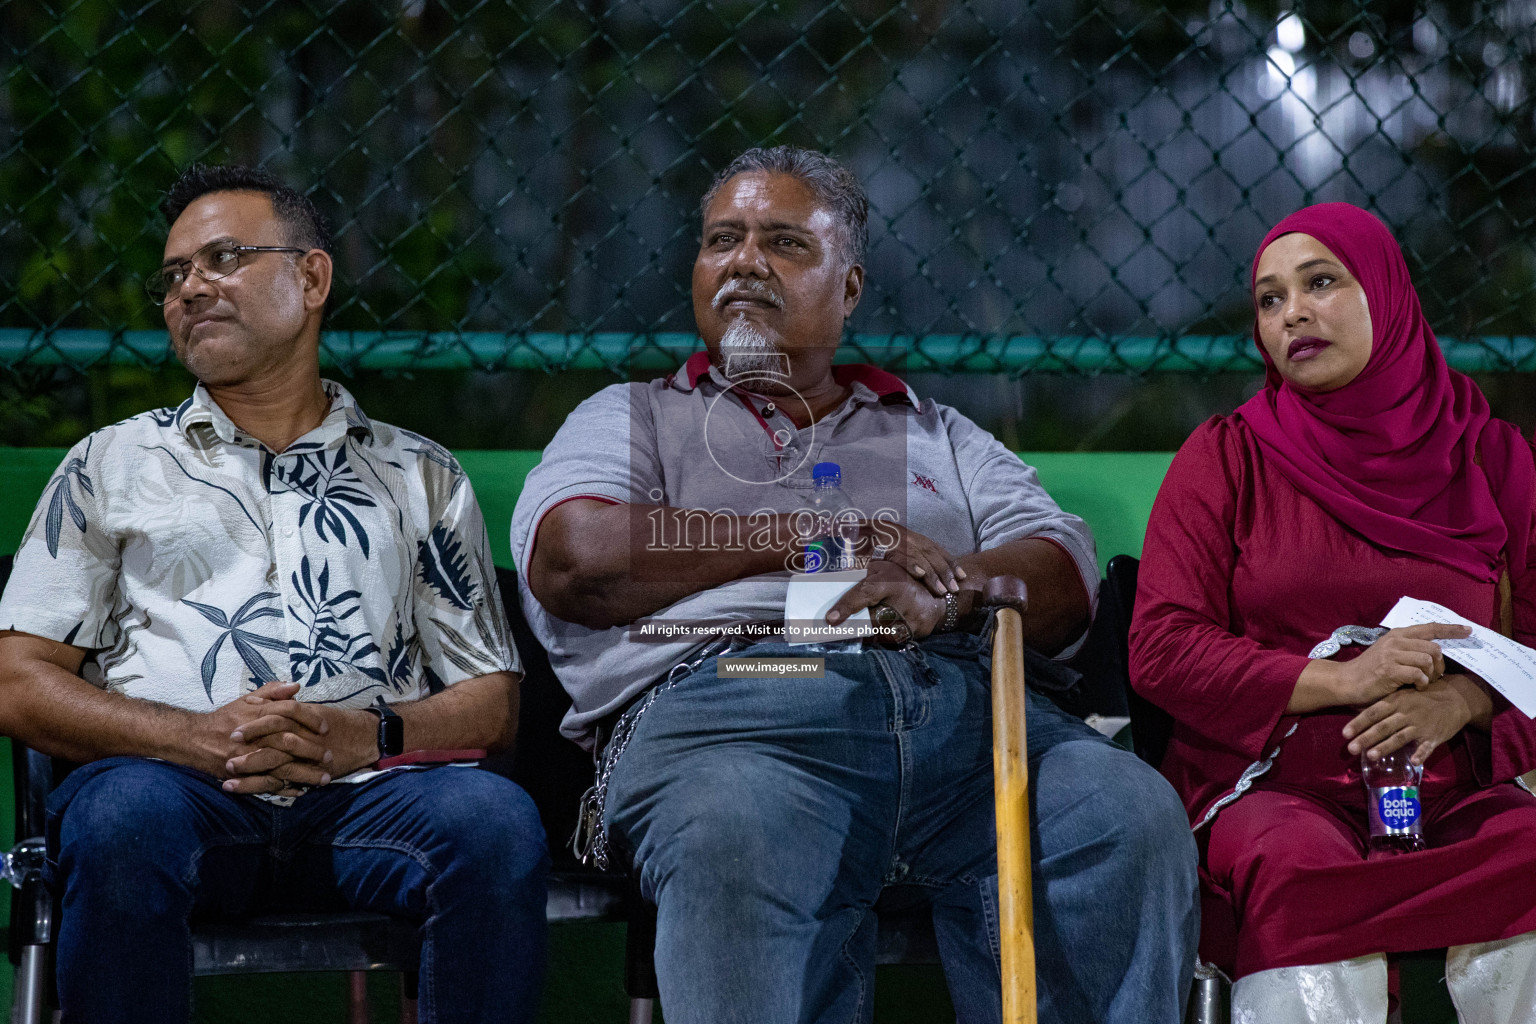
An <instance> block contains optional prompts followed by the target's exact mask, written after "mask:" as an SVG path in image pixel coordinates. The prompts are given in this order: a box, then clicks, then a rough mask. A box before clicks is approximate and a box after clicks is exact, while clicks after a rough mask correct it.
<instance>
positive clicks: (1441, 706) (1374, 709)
mask: <svg viewBox="0 0 1536 1024" xmlns="http://www.w3.org/2000/svg"><path fill="white" fill-rule="evenodd" d="M1470 634H1471V630H1470V629H1468V628H1467V627H1465V626H1456V625H1450V624H1447V623H1443V622H1430V623H1425V624H1423V625H1418V626H1409V627H1406V628H1403V629H1393V630H1389V631H1388V632H1387V633H1386V634H1385V635H1384V636H1382V637H1381V639H1379V640H1377V641H1376V642H1375V643H1374V644H1372V645H1371V646H1370V647H1369V648H1368V649H1367V650H1366V651H1365V653H1364V654H1362V655H1360V657H1358V658H1356V659H1354V660H1353V661H1350V662H1346V663H1344V664H1343V665H1342V666H1341V667H1342V669H1343V670H1344V671H1343V673H1342V680H1343V690H1344V692H1343V693H1342V694H1341V696H1342V697H1343V698H1344V700H1343V703H1344V704H1346V705H1349V706H1354V707H1361V706H1362V705H1363V706H1364V710H1362V711H1361V712H1360V713H1359V714H1358V715H1356V716H1355V717H1354V718H1353V719H1351V720H1350V722H1349V724H1348V725H1346V726H1344V738H1345V739H1346V740H1348V741H1349V752H1350V753H1351V754H1356V755H1358V754H1359V753H1360V752H1361V751H1362V750H1363V751H1366V753H1367V756H1368V757H1370V759H1371V760H1373V761H1374V760H1377V759H1379V758H1382V757H1385V756H1386V755H1387V754H1390V753H1392V752H1393V751H1395V750H1398V749H1400V748H1402V747H1405V746H1407V745H1409V744H1413V745H1414V746H1413V753H1412V755H1411V760H1412V761H1413V763H1414V764H1420V765H1422V764H1423V763H1424V762H1425V760H1427V759H1428V758H1429V755H1430V753H1431V752H1433V751H1434V749H1435V748H1436V747H1438V746H1439V745H1440V744H1442V743H1444V742H1446V741H1447V740H1449V739H1450V738H1451V737H1453V736H1455V735H1456V734H1457V733H1458V732H1460V731H1461V730H1462V729H1463V728H1465V727H1466V725H1467V723H1468V722H1469V721H1471V717H1472V711H1471V708H1470V707H1469V706H1468V704H1467V702H1466V699H1465V698H1464V697H1463V696H1462V694H1461V693H1460V692H1459V691H1458V690H1457V688H1456V687H1454V686H1452V685H1451V684H1450V682H1449V681H1448V680H1447V679H1446V677H1445V658H1444V656H1443V655H1442V654H1441V651H1440V645H1439V644H1437V643H1435V642H1434V641H1436V640H1453V639H1461V638H1463V637H1466V636H1469V635H1470Z"/></svg>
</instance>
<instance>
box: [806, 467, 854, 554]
mask: <svg viewBox="0 0 1536 1024" xmlns="http://www.w3.org/2000/svg"><path fill="white" fill-rule="evenodd" d="M811 480H812V481H813V483H814V489H813V490H812V492H811V499H810V506H811V512H812V513H813V514H814V515H815V520H814V525H812V526H811V530H810V535H809V536H808V537H807V538H806V541H805V571H806V572H841V571H843V570H845V569H856V568H858V558H857V550H858V546H859V513H858V510H857V509H855V508H854V507H853V503H852V502H850V501H849V500H848V495H847V494H846V493H844V492H843V471H842V469H841V467H839V466H838V464H837V463H835V462H818V463H816V465H815V467H813V468H812V469H811Z"/></svg>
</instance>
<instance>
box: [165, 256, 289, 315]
mask: <svg viewBox="0 0 1536 1024" xmlns="http://www.w3.org/2000/svg"><path fill="white" fill-rule="evenodd" d="M248 252H300V253H302V252H309V250H308V249H296V248H294V247H293V246H291V245H236V244H235V243H233V242H209V243H208V244H207V245H205V246H203V247H202V248H201V249H199V250H197V252H195V253H193V254H192V256H191V258H190V259H184V260H176V261H174V262H172V263H167V264H166V265H165V266H163V267H161V268H160V269H159V270H156V271H155V272H154V273H153V274H150V275H149V277H147V278H146V279H145V280H144V290H145V291H146V292H148V293H149V297H150V298H152V299H154V300H155V301H156V302H158V303H160V304H161V305H164V304H165V303H166V302H167V301H169V300H170V298H171V296H173V295H178V294H180V293H181V286H182V284H183V283H185V281H186V280H187V272H188V271H189V270H195V271H197V276H198V277H201V278H202V279H203V280H204V281H217V280H219V279H220V278H225V277H228V276H229V275H230V274H233V273H234V272H235V271H237V270H239V269H240V262H241V256H242V254H244V253H248Z"/></svg>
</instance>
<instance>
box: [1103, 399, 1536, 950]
mask: <svg viewBox="0 0 1536 1024" xmlns="http://www.w3.org/2000/svg"><path fill="white" fill-rule="evenodd" d="M1493 483H1494V484H1495V486H1497V481H1493ZM1531 500H1532V501H1533V502H1536V494H1533V495H1532V496H1531ZM1527 550H1528V551H1530V552H1536V544H1531V545H1530V546H1529V547H1528V548H1527ZM1509 569H1510V578H1511V584H1512V588H1513V597H1514V618H1515V638H1516V639H1517V640H1519V641H1520V642H1521V643H1524V644H1527V645H1532V646H1536V565H1529V564H1527V565H1520V566H1511V567H1509ZM1404 595H1407V596H1410V597H1416V598H1421V599H1425V600H1430V601H1435V602H1438V603H1440V604H1443V605H1445V606H1446V607H1448V608H1451V609H1453V610H1454V611H1456V612H1458V613H1460V614H1461V615H1463V616H1465V617H1467V618H1469V619H1471V620H1473V621H1475V622H1479V623H1483V624H1487V625H1489V626H1493V627H1496V626H1497V619H1498V597H1497V591H1496V586H1495V584H1492V583H1484V582H1481V581H1479V580H1477V579H1475V578H1473V577H1472V576H1470V575H1467V574H1466V573H1463V572H1460V571H1458V570H1456V569H1452V568H1448V567H1446V566H1443V565H1439V564H1436V563H1433V562H1429V561H1426V560H1424V559H1421V558H1417V557H1415V556H1413V555H1408V554H1403V553H1400V552H1392V551H1387V550H1384V549H1382V548H1380V547H1377V546H1374V545H1372V544H1370V543H1369V542H1367V541H1366V540H1364V539H1363V538H1362V537H1361V536H1360V535H1359V534H1357V533H1355V532H1353V531H1351V530H1349V529H1348V528H1346V527H1344V526H1343V525H1341V524H1340V523H1339V522H1338V521H1337V520H1336V519H1334V518H1333V517H1332V516H1330V515H1329V514H1328V512H1327V511H1326V510H1324V509H1323V508H1321V507H1320V506H1319V505H1318V504H1317V503H1316V502H1314V501H1313V500H1312V499H1311V498H1309V497H1307V496H1305V495H1303V494H1302V493H1301V492H1299V491H1298V490H1297V489H1296V488H1295V487H1294V486H1292V485H1291V483H1290V482H1289V481H1288V480H1287V479H1286V478H1285V477H1284V476H1283V475H1281V473H1280V472H1279V471H1278V470H1277V469H1276V468H1275V467H1273V466H1272V465H1266V462H1265V456H1264V453H1263V452H1262V451H1261V449H1260V448H1259V446H1258V443H1257V440H1256V438H1255V437H1254V434H1253V431H1252V429H1251V428H1250V427H1249V426H1248V425H1247V424H1246V423H1245V422H1244V421H1243V420H1242V419H1240V418H1238V417H1231V418H1221V417H1217V418H1214V419H1212V420H1211V421H1209V422H1207V423H1206V424H1204V425H1203V426H1201V427H1200V428H1199V429H1197V430H1196V431H1195V432H1194V434H1192V435H1191V436H1190V438H1189V440H1188V441H1187V442H1186V443H1185V444H1184V447H1183V448H1182V449H1181V450H1180V451H1179V454H1178V456H1177V457H1176V458H1175V459H1174V461H1173V465H1172V466H1171V467H1170V468H1169V471H1168V476H1167V478H1166V479H1165V480H1164V482H1163V486H1162V490H1161V491H1160V492H1159V494H1158V497H1157V502H1156V504H1155V505H1154V506H1153V509H1152V517H1151V521H1150V523H1149V524H1148V527H1147V537H1146V544H1145V548H1144V553H1143V561H1142V567H1141V575H1140V585H1139V588H1138V591H1137V598H1136V615H1135V620H1134V622H1133V624H1132V627H1131V678H1132V681H1133V682H1134V684H1135V686H1136V688H1137V690H1138V691H1139V692H1141V693H1142V694H1143V695H1145V696H1146V697H1147V698H1148V699H1150V700H1151V701H1153V702H1154V703H1156V704H1158V705H1160V706H1161V707H1163V708H1165V709H1166V710H1167V711H1168V712H1169V713H1170V714H1171V715H1172V716H1173V718H1174V720H1175V726H1174V731H1173V737H1172V740H1171V741H1170V743H1169V745H1168V751H1167V755H1166V756H1165V758H1164V760H1163V763H1162V771H1163V774H1164V775H1166V776H1167V777H1168V779H1169V781H1170V782H1172V783H1173V785H1174V788H1176V789H1177V790H1178V791H1179V794H1180V795H1181V796H1182V798H1183V800H1184V804H1185V807H1186V808H1187V809H1188V811H1189V816H1190V821H1191V824H1193V825H1195V826H1196V827H1197V828H1198V832H1197V836H1198V838H1199V841H1200V849H1201V866H1200V867H1201V888H1202V897H1203V898H1202V911H1203V913H1204V920H1203V924H1202V929H1201V944H1200V952H1201V956H1202V957H1203V958H1204V959H1206V960H1208V961H1211V962H1214V963H1216V964H1217V965H1218V966H1221V967H1223V968H1225V969H1227V970H1229V971H1233V972H1234V973H1235V975H1236V976H1241V975H1244V974H1250V973H1252V972H1254V971H1262V970H1268V969H1270V968H1275V967H1290V966H1296V965H1299V964H1314V963H1328V962H1332V961H1336V960H1345V959H1349V958H1352V957H1357V956H1363V955H1365V954H1368V953H1379V952H1402V951H1407V950H1415V949H1428V948H1434V947H1439V946H1448V945H1459V944H1462V943H1469V942H1485V941H1489V940H1493V939H1500V938H1508V937H1510V936H1514V935H1519V934H1522V933H1524V932H1528V931H1531V930H1533V929H1536V797H1532V796H1531V794H1530V793H1528V792H1527V791H1525V790H1524V789H1522V788H1520V787H1518V786H1517V785H1516V784H1515V783H1514V781H1513V780H1514V779H1515V777H1516V776H1517V775H1521V774H1523V773H1525V772H1527V771H1529V770H1531V769H1532V768H1533V767H1536V723H1533V722H1532V721H1531V720H1530V719H1528V718H1526V717H1525V715H1524V714H1522V713H1521V712H1520V711H1519V710H1518V709H1516V708H1514V707H1513V706H1512V705H1510V704H1509V703H1508V702H1507V701H1505V700H1504V699H1503V698H1502V697H1499V696H1498V695H1497V694H1495V695H1494V716H1493V723H1492V728H1491V730H1490V731H1488V732H1483V731H1480V730H1477V729H1474V728H1472V727H1468V728H1466V729H1464V730H1462V732H1461V734H1460V735H1458V736H1457V737H1456V738H1455V739H1453V740H1451V741H1450V742H1448V743H1446V744H1443V745H1442V746H1441V747H1439V748H1438V749H1437V750H1435V752H1434V753H1433V754H1432V755H1431V756H1430V758H1429V760H1428V762H1427V763H1426V764H1425V766H1424V782H1423V787H1422V790H1421V792H1422V800H1423V806H1424V819H1423V820H1424V837H1425V840H1426V841H1427V843H1428V845H1429V847H1430V848H1429V849H1428V850H1426V851H1424V852H1422V853H1416V854H1412V855H1407V856H1399V857H1390V858H1385V859H1378V860H1369V861H1368V860H1366V859H1365V842H1366V836H1367V834H1368V833H1367V826H1366V810H1365V790H1364V787H1363V785H1362V783H1361V781H1360V766H1359V758H1358V756H1352V755H1350V754H1349V752H1348V750H1347V748H1346V743H1347V741H1346V740H1345V739H1344V737H1343V733H1342V730H1343V728H1344V725H1345V724H1346V723H1347V722H1349V721H1350V719H1351V718H1353V717H1354V715H1355V714H1356V712H1355V711H1353V710H1349V709H1344V708H1337V709H1329V710H1325V711H1318V712H1313V713H1310V714H1304V715H1288V714H1286V713H1285V706H1286V704H1287V703H1288V702H1289V700H1290V697H1291V693H1292V691H1293V690H1294V688H1295V685H1296V680H1297V677H1299V676H1300V675H1301V671H1302V669H1303V668H1304V667H1306V664H1307V658H1306V655H1307V652H1308V651H1310V650H1311V649H1312V647H1313V646H1314V645H1315V644H1317V643H1318V642H1319V641H1320V640H1323V639H1325V638H1326V637H1327V636H1328V635H1329V634H1330V633H1332V632H1333V630H1334V629H1335V628H1337V627H1338V626H1342V625H1346V624H1354V625H1361V626H1372V625H1376V624H1377V623H1379V622H1380V621H1381V619H1382V617H1383V616H1384V615H1385V614H1386V613H1387V611H1388V610H1389V609H1390V608H1391V607H1392V606H1393V604H1395V603H1396V602H1397V599H1398V598H1400V597H1402V596H1404ZM1353 653H1358V652H1357V651H1352V649H1351V648H1348V647H1346V648H1345V653H1343V654H1341V655H1340V657H1341V658H1344V657H1350V656H1352V654H1353ZM1293 726H1294V732H1293V731H1292V728H1293ZM1277 749H1278V751H1279V753H1278V755H1276V756H1275V757H1274V760H1273V764H1272V765H1271V767H1270V768H1269V769H1268V770H1267V771H1265V772H1264V773H1263V774H1261V775H1259V776H1258V777H1257V778H1256V779H1255V780H1254V781H1253V782H1252V784H1251V788H1250V789H1248V791H1247V792H1246V793H1245V794H1244V795H1242V796H1241V797H1239V798H1238V799H1237V800H1236V801H1235V802H1233V803H1230V804H1227V805H1225V806H1223V807H1222V808H1221V810H1220V811H1219V812H1218V813H1217V814H1216V816H1215V817H1214V818H1213V819H1211V821H1210V822H1209V823H1208V824H1205V825H1204V826H1203V827H1200V822H1202V820H1204V819H1205V818H1206V816H1207V814H1208V812H1209V811H1210V809H1211V807H1212V806H1213V805H1214V804H1215V803H1216V802H1217V801H1218V800H1219V799H1221V798H1222V797H1223V796H1224V795H1226V794H1228V793H1230V792H1232V790H1233V788H1234V786H1235V785H1236V784H1237V782H1238V780H1239V777H1240V776H1241V775H1242V774H1243V772H1244V770H1245V769H1248V768H1249V766H1250V765H1253V764H1254V763H1255V762H1258V761H1261V760H1263V759H1265V758H1268V757H1269V756H1270V755H1271V754H1272V753H1273V752H1274V751H1276V750H1277Z"/></svg>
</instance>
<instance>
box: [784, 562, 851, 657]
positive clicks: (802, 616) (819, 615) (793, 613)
mask: <svg viewBox="0 0 1536 1024" xmlns="http://www.w3.org/2000/svg"><path fill="white" fill-rule="evenodd" d="M863 578H864V570H863V569H850V570H848V571H846V572H818V573H796V574H795V575H793V576H791V577H790V578H789V590H788V591H787V592H786V593H785V595H784V639H785V640H787V641H788V642H789V643H792V644H812V643H828V642H830V641H836V640H851V639H854V638H856V637H860V636H867V635H869V634H870V633H871V632H873V630H871V629H870V628H869V626H870V623H869V609H868V608H863V609H860V610H859V611H857V612H855V613H854V614H852V615H850V616H848V618H846V619H844V620H843V621H842V622H839V623H838V624H837V625H836V626H828V625H827V612H829V611H831V610H832V606H833V605H834V604H837V599H838V598H840V597H842V596H843V595H844V594H846V593H847V592H848V591H849V590H850V589H852V587H853V585H854V584H855V583H857V582H859V581H860V580H862V579H863Z"/></svg>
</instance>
